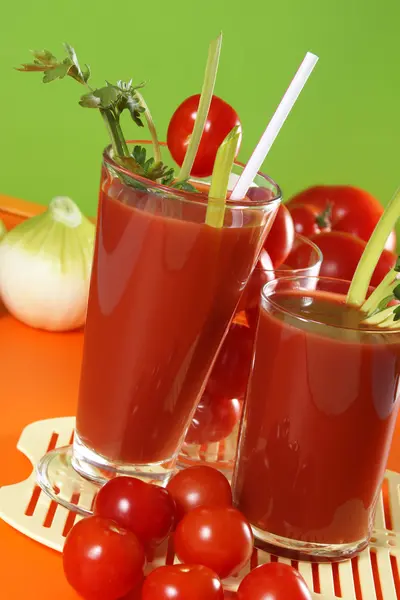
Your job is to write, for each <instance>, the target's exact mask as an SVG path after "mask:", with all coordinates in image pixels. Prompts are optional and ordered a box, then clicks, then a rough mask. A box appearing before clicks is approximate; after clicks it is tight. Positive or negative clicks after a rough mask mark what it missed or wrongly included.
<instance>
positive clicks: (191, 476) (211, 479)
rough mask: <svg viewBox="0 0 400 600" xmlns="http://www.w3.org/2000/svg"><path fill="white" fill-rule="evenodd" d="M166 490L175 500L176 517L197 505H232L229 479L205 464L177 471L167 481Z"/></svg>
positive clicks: (180, 516)
mask: <svg viewBox="0 0 400 600" xmlns="http://www.w3.org/2000/svg"><path fill="white" fill-rule="evenodd" d="M167 490H168V491H169V493H170V494H171V496H172V497H173V499H174V500H175V504H176V510H177V518H178V519H181V518H182V517H183V516H184V515H185V514H186V513H188V512H190V511H191V510H194V509H195V508H199V507H206V506H208V507H210V506H214V507H215V506H219V507H221V506H222V507H223V506H232V491H231V486H230V485H229V481H228V480H227V478H226V477H225V475H223V474H222V473H221V472H220V471H217V469H213V468H212V467H208V466H206V465H199V466H195V467H190V468H188V469H183V470H182V471H178V473H176V475H174V476H173V477H172V479H171V480H170V481H169V482H168V485H167Z"/></svg>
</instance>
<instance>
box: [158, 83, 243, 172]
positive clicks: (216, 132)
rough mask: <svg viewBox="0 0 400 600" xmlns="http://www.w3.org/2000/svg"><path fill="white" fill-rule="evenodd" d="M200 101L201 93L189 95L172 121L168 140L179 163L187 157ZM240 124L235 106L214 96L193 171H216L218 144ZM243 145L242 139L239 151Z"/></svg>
mask: <svg viewBox="0 0 400 600" xmlns="http://www.w3.org/2000/svg"><path fill="white" fill-rule="evenodd" d="M199 101H200V94H196V95H195V96H190V98H186V100H184V101H183V102H182V104H180V105H179V106H178V108H177V109H176V111H175V112H174V114H173V115H172V118H171V121H170V122H169V126H168V133H167V144H168V148H169V151H170V153H171V156H172V158H173V159H174V161H175V162H176V163H177V164H178V165H179V166H182V163H183V160H184V158H185V154H186V150H187V146H188V144H189V140H190V136H191V135H192V132H193V127H194V122H195V120H196V116H197V109H198V106H199ZM236 125H239V126H241V124H240V121H239V117H238V115H237V113H236V112H235V111H234V109H233V108H232V107H231V106H230V105H229V104H227V103H226V102H225V101H224V100H221V98H218V96H213V97H212V100H211V104H210V110H209V111H208V117H207V121H206V124H205V127H204V131H203V135H202V137H201V141H200V144H199V148H198V150H197V154H196V158H195V161H194V163H193V167H192V170H191V175H193V176H195V177H209V176H210V175H211V174H212V172H213V167H214V162H215V157H216V155H217V151H218V148H219V147H220V145H221V144H222V142H223V141H224V139H225V138H226V136H227V135H228V133H229V132H230V131H231V130H232V129H233V128H234V127H235V126H236ZM239 147H240V143H239V144H238V152H239Z"/></svg>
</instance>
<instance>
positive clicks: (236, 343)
mask: <svg viewBox="0 0 400 600" xmlns="http://www.w3.org/2000/svg"><path fill="white" fill-rule="evenodd" d="M253 344H254V333H253V332H252V331H251V330H250V328H249V327H248V326H247V325H245V324H241V323H235V322H234V323H232V325H231V326H230V328H229V331H228V333H227V335H226V338H225V340H224V342H223V344H222V346H221V349H220V351H219V353H218V356H217V359H216V361H215V363H214V367H213V370H212V371H211V375H210V378H209V380H208V383H207V390H208V393H209V395H211V396H212V401H213V400H214V398H218V397H219V398H239V399H241V398H243V396H244V394H245V392H246V387H247V380H248V377H249V370H250V364H251V358H252V355H253ZM205 403H206V404H207V399H205ZM226 409H228V412H229V411H230V412H231V414H232V415H233V414H236V415H237V411H236V406H231V407H230V408H229V407H228V406H227V404H226V403H225V411H226ZM232 409H233V410H232ZM234 425H235V424H233V426H234ZM232 429H233V427H232ZM232 429H231V431H232ZM228 433H229V432H228ZM225 437H226V436H225ZM220 439H221V438H220Z"/></svg>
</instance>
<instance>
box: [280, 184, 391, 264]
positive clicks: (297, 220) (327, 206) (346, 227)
mask: <svg viewBox="0 0 400 600" xmlns="http://www.w3.org/2000/svg"><path fill="white" fill-rule="evenodd" d="M295 206H296V207H298V206H301V207H302V210H299V209H298V208H297V209H296V211H295V210H294V207H295ZM287 207H288V209H289V210H290V211H291V214H292V217H293V220H294V224H295V229H296V232H297V233H302V234H303V235H307V236H310V235H312V234H313V233H317V231H313V226H312V222H313V221H314V223H316V226H317V227H318V228H319V229H321V230H323V229H325V228H328V229H331V230H332V231H343V232H345V233H351V234H352V235H355V236H357V237H359V238H361V239H362V240H365V241H368V240H369V238H370V237H371V234H372V232H373V230H374V228H375V225H376V224H377V222H378V221H379V219H380V217H381V215H382V213H383V207H382V206H381V204H380V203H379V201H378V200H377V199H376V198H375V197H374V196H372V195H371V194H369V193H368V192H366V191H364V190H361V189H359V188H356V187H353V186H349V185H317V186H314V187H310V188H308V189H306V190H304V191H303V192H300V194H296V195H295V196H293V197H292V198H291V199H290V200H289V201H288V203H287ZM324 213H325V214H324ZM318 215H319V216H320V217H323V216H324V217H325V223H324V219H322V221H321V220H320V221H319V222H317V219H318ZM385 247H386V249H387V250H390V251H392V252H393V251H394V250H395V248H396V235H395V233H394V232H392V234H391V235H390V237H389V238H388V241H387V242H386V246H385Z"/></svg>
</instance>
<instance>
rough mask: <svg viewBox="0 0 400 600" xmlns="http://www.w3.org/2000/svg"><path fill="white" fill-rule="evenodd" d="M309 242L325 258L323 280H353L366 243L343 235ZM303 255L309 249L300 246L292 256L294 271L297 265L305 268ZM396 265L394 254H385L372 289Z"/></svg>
mask: <svg viewBox="0 0 400 600" xmlns="http://www.w3.org/2000/svg"><path fill="white" fill-rule="evenodd" d="M310 239H311V240H312V241H313V242H314V243H315V244H316V245H317V246H318V247H319V249H320V250H321V252H322V255H323V261H322V265H321V269H320V273H319V274H320V276H322V277H334V278H338V279H346V280H347V281H350V280H351V279H352V278H353V275H354V272H355V270H356V268H357V265H358V262H359V260H360V258H361V256H362V253H363V252H364V248H365V246H366V242H364V241H363V240H361V239H360V238H357V237H355V236H353V235H350V234H349V233H343V232H341V231H328V232H325V233H320V234H318V235H315V236H313V237H311V238H310ZM304 252H307V248H305V247H304V246H299V248H298V249H296V250H294V251H293V252H292V254H291V257H290V261H291V267H293V268H294V269H295V268H298V265H300V264H304V256H303V254H304ZM395 264H396V256H395V254H393V253H392V252H389V251H388V250H384V251H383V252H382V255H381V257H380V259H379V262H378V264H377V266H376V268H375V271H374V273H373V275H372V279H371V285H372V286H373V287H376V286H377V285H378V284H379V283H380V282H381V281H382V279H383V278H384V277H385V275H386V273H387V272H388V271H389V270H390V269H391V268H392V267H393V266H394V265H395Z"/></svg>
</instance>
